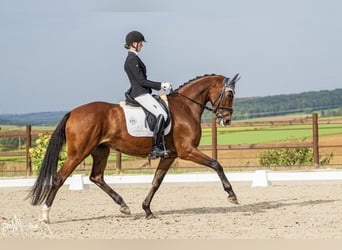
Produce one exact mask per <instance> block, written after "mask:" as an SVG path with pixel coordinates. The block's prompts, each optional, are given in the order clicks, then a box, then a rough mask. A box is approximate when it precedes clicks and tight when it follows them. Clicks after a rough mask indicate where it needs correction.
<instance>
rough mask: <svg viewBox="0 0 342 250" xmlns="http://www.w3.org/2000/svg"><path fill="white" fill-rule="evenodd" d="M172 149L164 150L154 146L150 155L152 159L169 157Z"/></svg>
mask: <svg viewBox="0 0 342 250" xmlns="http://www.w3.org/2000/svg"><path fill="white" fill-rule="evenodd" d="M170 152H171V151H170V150H162V149H160V148H153V149H152V152H151V153H150V154H149V155H148V157H149V158H150V159H156V158H158V157H162V158H169V155H170Z"/></svg>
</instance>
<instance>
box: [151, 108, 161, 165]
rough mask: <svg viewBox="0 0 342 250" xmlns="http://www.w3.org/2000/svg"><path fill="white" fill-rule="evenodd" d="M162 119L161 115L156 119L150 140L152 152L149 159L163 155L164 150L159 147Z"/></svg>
mask: <svg viewBox="0 0 342 250" xmlns="http://www.w3.org/2000/svg"><path fill="white" fill-rule="evenodd" d="M164 123H165V120H164V117H163V116H162V115H159V116H158V117H157V123H156V126H155V128H154V131H153V139H152V152H151V154H150V157H151V158H152V159H155V158H158V157H160V156H163V155H164V153H165V152H164V150H162V149H161V148H160V147H159V144H160V140H161V137H162V136H163V134H164Z"/></svg>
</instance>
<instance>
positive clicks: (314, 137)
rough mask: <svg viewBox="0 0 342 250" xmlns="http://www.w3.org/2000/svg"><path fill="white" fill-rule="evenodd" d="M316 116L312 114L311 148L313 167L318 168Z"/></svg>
mask: <svg viewBox="0 0 342 250" xmlns="http://www.w3.org/2000/svg"><path fill="white" fill-rule="evenodd" d="M318 139H319V136H318V114H317V113H313V114H312V148H313V155H312V157H313V166H314V167H315V168H319V146H318Z"/></svg>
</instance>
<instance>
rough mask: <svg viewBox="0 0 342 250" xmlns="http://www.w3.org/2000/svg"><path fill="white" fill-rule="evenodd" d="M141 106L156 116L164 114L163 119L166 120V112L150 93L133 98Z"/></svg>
mask: <svg viewBox="0 0 342 250" xmlns="http://www.w3.org/2000/svg"><path fill="white" fill-rule="evenodd" d="M134 100H136V101H137V102H138V103H139V104H140V105H141V106H143V107H144V108H145V109H147V110H148V111H150V112H151V113H152V114H153V115H154V116H155V117H156V118H157V117H158V116H159V115H162V116H164V119H165V121H166V120H167V113H166V112H165V111H164V109H163V108H162V106H161V105H160V104H159V102H158V101H157V100H156V99H154V98H153V96H152V95H150V94H142V95H140V96H137V97H136V98H134Z"/></svg>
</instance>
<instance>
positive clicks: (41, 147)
mask: <svg viewBox="0 0 342 250" xmlns="http://www.w3.org/2000/svg"><path fill="white" fill-rule="evenodd" d="M50 138H51V136H50V135H39V136H38V139H37V140H36V141H35V146H34V147H32V148H30V156H31V160H32V165H33V169H32V171H33V173H34V174H38V172H39V169H40V167H41V165H42V163H43V159H44V156H45V153H46V149H47V146H48V145H49V141H50ZM66 158H67V154H66V151H65V150H62V151H61V153H60V155H59V161H58V167H61V166H62V165H63V164H64V162H65V160H66Z"/></svg>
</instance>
